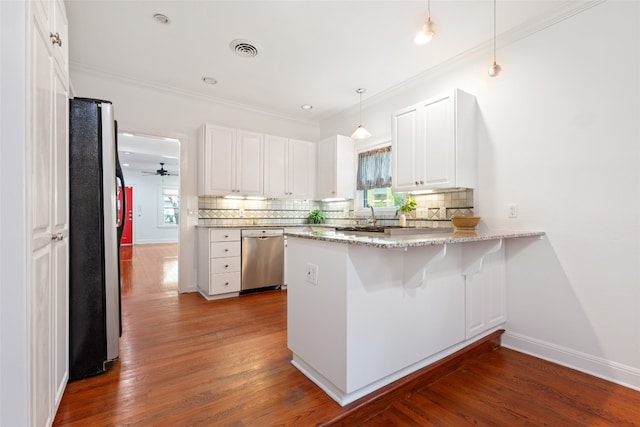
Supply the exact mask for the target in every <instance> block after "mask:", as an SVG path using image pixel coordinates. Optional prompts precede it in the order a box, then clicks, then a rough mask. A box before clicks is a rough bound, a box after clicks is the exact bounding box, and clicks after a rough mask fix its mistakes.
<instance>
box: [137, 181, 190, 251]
mask: <svg viewBox="0 0 640 427" xmlns="http://www.w3.org/2000/svg"><path fill="white" fill-rule="evenodd" d="M124 180H125V183H126V185H127V186H131V187H133V243H134V244H143V243H170V242H177V241H178V231H179V230H178V227H177V226H173V227H171V226H169V227H167V226H161V225H159V215H160V212H159V211H160V206H161V205H160V202H161V198H160V191H161V188H162V187H167V188H176V189H177V188H179V187H180V177H178V176H163V177H161V176H158V175H146V176H143V175H141V174H140V173H139V172H138V173H136V172H135V171H134V172H132V173H130V174H127V173H126V172H125V177H124Z"/></svg>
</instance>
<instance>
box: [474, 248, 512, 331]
mask: <svg viewBox="0 0 640 427" xmlns="http://www.w3.org/2000/svg"><path fill="white" fill-rule="evenodd" d="M506 283H507V276H506V267H505V259H504V247H500V249H499V250H497V251H495V252H492V253H489V254H486V255H484V257H483V259H482V268H481V270H480V271H479V272H477V273H475V274H469V275H465V293H466V298H465V302H466V338H467V339H469V338H471V337H474V336H476V335H479V334H481V333H483V332H486V331H488V330H490V329H492V328H495V327H497V326H500V325H501V324H503V323H504V322H506V320H507V304H506V299H507V285H506Z"/></svg>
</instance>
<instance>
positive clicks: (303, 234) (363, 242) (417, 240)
mask: <svg viewBox="0 0 640 427" xmlns="http://www.w3.org/2000/svg"><path fill="white" fill-rule="evenodd" d="M544 234H545V233H544V232H543V231H509V230H486V231H484V230H481V231H472V232H469V231H453V232H451V231H449V232H443V233H436V232H434V233H430V234H413V235H412V234H408V235H399V236H389V235H385V234H383V233H380V236H377V235H374V233H370V234H369V235H354V234H349V232H348V231H344V232H342V231H298V232H294V231H290V232H286V233H285V235H286V236H289V237H299V238H302V239H312V240H320V241H324V242H333V243H343V244H349V245H360V246H370V247H374V248H383V249H394V248H409V247H417V246H432V245H443V244H447V243H465V242H477V241H482V240H497V239H509V238H513V237H536V236H544Z"/></svg>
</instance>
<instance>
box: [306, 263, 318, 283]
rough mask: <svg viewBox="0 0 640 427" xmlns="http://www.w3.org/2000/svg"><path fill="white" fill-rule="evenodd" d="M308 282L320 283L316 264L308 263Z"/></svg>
mask: <svg viewBox="0 0 640 427" xmlns="http://www.w3.org/2000/svg"><path fill="white" fill-rule="evenodd" d="M307 282H309V283H311V284H312V285H317V284H318V266H317V265H315V264H311V263H308V264H307Z"/></svg>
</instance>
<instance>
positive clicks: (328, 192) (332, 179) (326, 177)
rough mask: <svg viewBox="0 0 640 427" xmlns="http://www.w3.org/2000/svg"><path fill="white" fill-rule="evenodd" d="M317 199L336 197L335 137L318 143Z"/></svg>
mask: <svg viewBox="0 0 640 427" xmlns="http://www.w3.org/2000/svg"><path fill="white" fill-rule="evenodd" d="M317 167H318V174H317V177H318V178H317V179H318V182H317V197H318V198H319V199H327V198H331V197H336V137H335V136H334V137H331V138H327V139H324V140H322V141H320V142H319V143H318V158H317Z"/></svg>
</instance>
